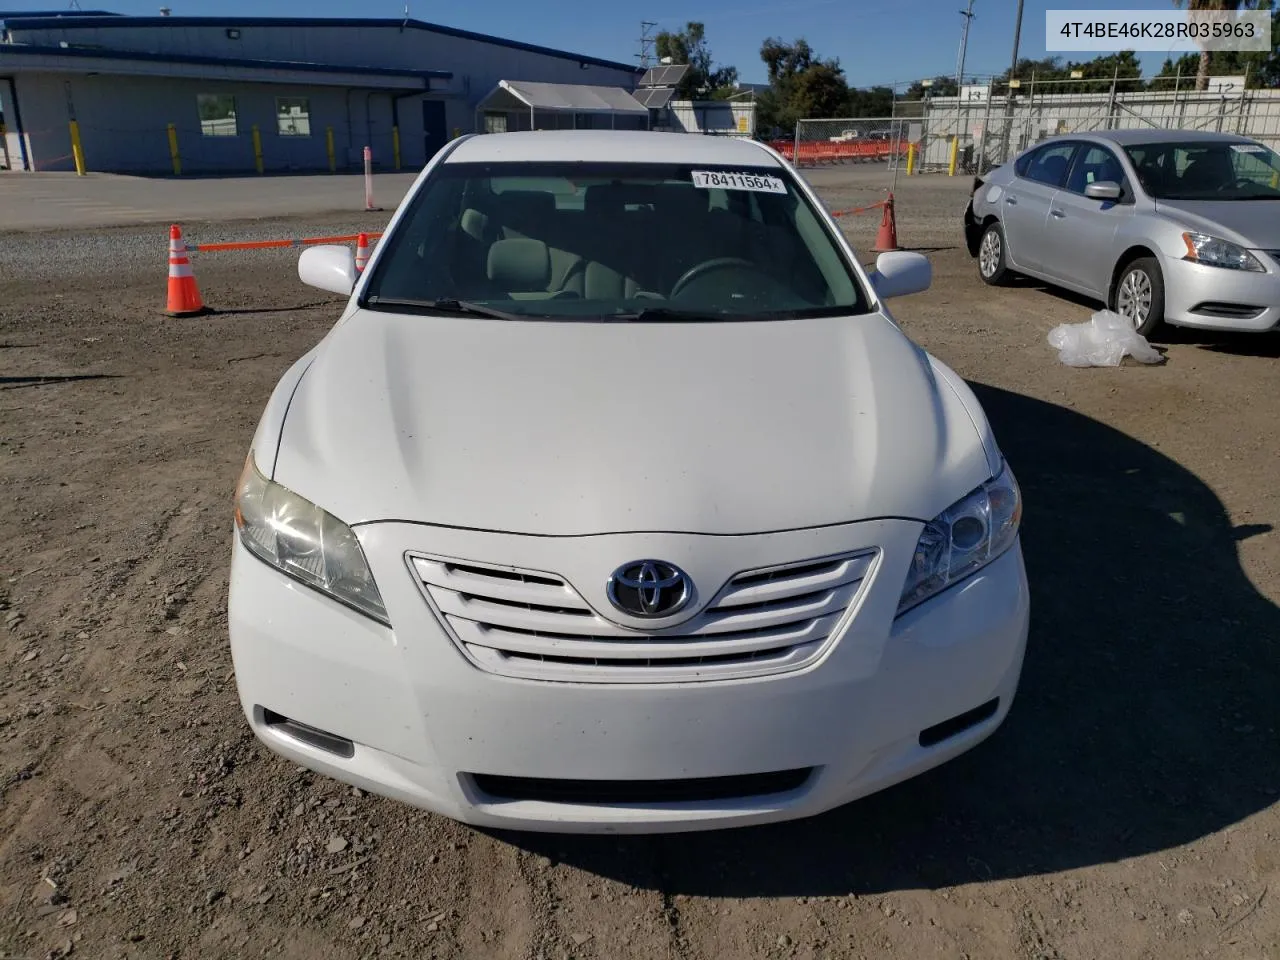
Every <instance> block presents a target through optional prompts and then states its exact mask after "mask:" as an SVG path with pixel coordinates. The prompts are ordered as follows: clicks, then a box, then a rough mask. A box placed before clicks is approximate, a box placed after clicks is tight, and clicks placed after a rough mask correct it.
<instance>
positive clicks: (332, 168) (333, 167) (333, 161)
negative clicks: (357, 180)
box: [324, 127, 338, 173]
mask: <svg viewBox="0 0 1280 960" xmlns="http://www.w3.org/2000/svg"><path fill="white" fill-rule="evenodd" d="M324 140H325V146H326V147H328V149H329V172H330V173H337V172H338V156H337V154H335V153H334V152H333V127H325V128H324Z"/></svg>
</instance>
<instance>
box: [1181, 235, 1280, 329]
mask: <svg viewBox="0 0 1280 960" xmlns="http://www.w3.org/2000/svg"><path fill="white" fill-rule="evenodd" d="M1253 253H1254V256H1256V257H1257V258H1258V259H1259V260H1261V261H1262V262H1263V265H1264V266H1265V267H1266V268H1267V269H1266V272H1265V273H1253V272H1249V271H1245V270H1226V269H1223V268H1222V267H1207V266H1205V265H1204V264H1200V263H1192V262H1190V261H1187V260H1182V259H1179V258H1176V257H1166V258H1165V263H1164V274H1165V276H1164V281H1165V310H1164V313H1165V322H1167V323H1169V324H1172V325H1174V326H1179V327H1198V328H1203V329H1210V330H1230V331H1240V332H1245V333H1261V332H1266V331H1269V330H1280V261H1277V260H1275V259H1274V257H1272V256H1271V255H1269V254H1266V253H1263V252H1262V251H1256V250H1255V251H1253Z"/></svg>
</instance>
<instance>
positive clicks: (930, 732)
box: [920, 697, 1000, 747]
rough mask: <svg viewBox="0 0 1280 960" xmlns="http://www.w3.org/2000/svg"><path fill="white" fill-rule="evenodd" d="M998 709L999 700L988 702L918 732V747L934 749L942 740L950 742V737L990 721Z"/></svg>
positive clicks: (997, 698)
mask: <svg viewBox="0 0 1280 960" xmlns="http://www.w3.org/2000/svg"><path fill="white" fill-rule="evenodd" d="M999 709H1000V698H999V697H996V698H995V699H994V700H988V701H987V702H986V703H984V704H983V705H982V706H980V707H974V708H973V709H972V710H967V711H965V712H964V713H962V714H960V715H959V716H955V717H952V718H951V719H950V720H943V721H942V723H938V724H935V725H933V726H932V727H929V728H928V729H927V730H921V731H920V746H922V747H936V746H937V745H938V744H940V743H942V742H943V741H944V740H950V739H951V738H952V737H955V736H958V735H959V734H962V733H964V732H965V731H966V730H968V729H970V728H971V727H976V726H977V725H978V724H980V723H982V722H983V721H985V720H990V719H991V718H992V717H994V716H995V715H996V711H997V710H999Z"/></svg>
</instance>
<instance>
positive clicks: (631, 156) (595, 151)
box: [445, 130, 781, 168]
mask: <svg viewBox="0 0 1280 960" xmlns="http://www.w3.org/2000/svg"><path fill="white" fill-rule="evenodd" d="M503 161H529V162H534V163H558V162H587V163H699V164H702V163H705V164H708V165H710V166H727V167H738V168H744V167H780V166H781V164H780V163H779V161H778V159H777V158H776V156H775V155H774V154H773V153H772V152H770V151H769V150H768V149H767V148H765V147H764V146H762V145H761V144H759V143H756V142H755V141H752V140H747V139H744V138H739V137H697V136H690V135H689V134H687V133H666V132H657V131H648V130H532V131H530V130H522V131H519V132H514V133H484V134H475V135H472V136H469V137H466V138H464V139H463V140H462V141H461V142H459V143H458V145H457V148H456V149H454V150H453V151H452V152H451V153H450V154H449V156H448V158H447V160H446V161H445V162H446V163H494V162H498V163H500V162H503Z"/></svg>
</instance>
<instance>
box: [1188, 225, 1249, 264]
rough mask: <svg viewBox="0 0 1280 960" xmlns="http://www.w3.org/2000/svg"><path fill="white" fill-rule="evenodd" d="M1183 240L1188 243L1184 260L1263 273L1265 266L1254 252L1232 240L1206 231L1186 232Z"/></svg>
mask: <svg viewBox="0 0 1280 960" xmlns="http://www.w3.org/2000/svg"><path fill="white" fill-rule="evenodd" d="M1182 242H1183V243H1185V244H1186V245H1187V255H1186V256H1185V257H1183V258H1182V259H1183V260H1191V261H1194V262H1195V263H1203V264H1204V265H1205V266H1207V267H1226V268H1227V269H1228V270H1252V271H1254V272H1255V273H1262V272H1263V271H1264V267H1263V266H1262V264H1261V263H1260V262H1259V261H1258V258H1257V257H1255V256H1254V255H1253V254H1252V253H1250V252H1249V251H1248V250H1246V249H1245V248H1244V247H1242V246H1240V245H1239V244H1236V243H1232V242H1231V241H1230V240H1219V239H1218V238H1217V237H1211V236H1209V235H1208V234H1204V233H1184V234H1183V235H1182Z"/></svg>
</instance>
